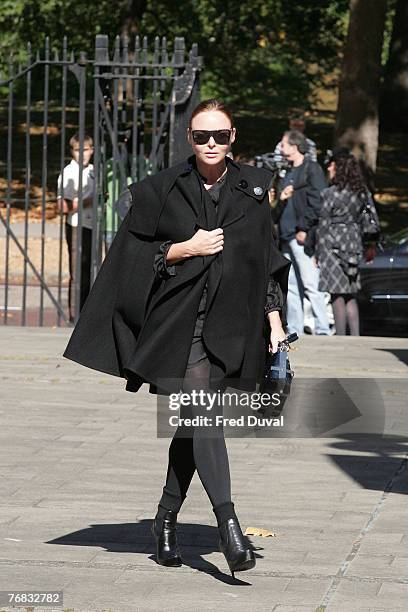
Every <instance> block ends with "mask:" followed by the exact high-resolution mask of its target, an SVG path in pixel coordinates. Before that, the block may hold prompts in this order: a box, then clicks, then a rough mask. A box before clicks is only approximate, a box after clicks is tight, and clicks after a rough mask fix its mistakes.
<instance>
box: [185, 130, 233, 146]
mask: <svg viewBox="0 0 408 612" xmlns="http://www.w3.org/2000/svg"><path fill="white" fill-rule="evenodd" d="M231 132H232V130H227V129H226V130H191V134H192V136H193V140H194V142H195V143H196V144H198V145H204V144H207V142H208V141H209V140H210V138H211V136H212V137H213V138H214V140H215V142H216V143H217V144H219V145H227V144H229V141H230V138H231Z"/></svg>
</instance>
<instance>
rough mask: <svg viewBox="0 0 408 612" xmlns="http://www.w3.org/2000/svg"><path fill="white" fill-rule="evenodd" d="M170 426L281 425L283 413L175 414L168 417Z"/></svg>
mask: <svg viewBox="0 0 408 612" xmlns="http://www.w3.org/2000/svg"><path fill="white" fill-rule="evenodd" d="M169 424H170V426H171V427H179V426H181V427H213V426H215V427H219V426H220V425H223V426H224V427H283V414H281V415H280V416H279V417H262V416H259V415H255V414H249V415H241V416H239V417H235V418H233V417H225V416H222V415H216V416H214V417H210V416H204V415H198V416H195V417H192V418H183V417H180V416H178V415H176V414H173V415H171V416H170V417H169Z"/></svg>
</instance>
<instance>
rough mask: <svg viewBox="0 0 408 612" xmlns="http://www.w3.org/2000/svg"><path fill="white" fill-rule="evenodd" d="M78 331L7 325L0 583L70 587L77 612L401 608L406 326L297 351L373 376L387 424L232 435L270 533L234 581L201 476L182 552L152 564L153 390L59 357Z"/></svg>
mask: <svg viewBox="0 0 408 612" xmlns="http://www.w3.org/2000/svg"><path fill="white" fill-rule="evenodd" d="M69 333H70V330H67V329H57V328H56V329H48V328H44V329H40V328H17V327H3V328H0V382H1V392H0V542H1V546H0V590H1V589H10V588H13V589H36V590H39V589H45V588H47V589H49V590H52V589H63V590H64V608H65V609H70V610H72V609H73V610H74V612H81V611H90V610H98V611H99V610H100V611H102V610H111V611H115V612H116V611H122V610H123V611H126V612H134V611H135V612H139V611H140V612H142V611H146V612H147V611H149V612H150V611H155V610H157V611H158V610H160V611H161V612H162V611H167V610H168V611H171V612H173V611H174V610H183V611H184V610H185V611H187V610H188V611H189V612H190V611H194V612H201V611H207V610H211V611H212V610H217V612H223V611H224V610H225V611H227V610H228V611H229V610H231V609H235V610H238V611H241V610H242V611H244V610H245V611H248V610H249V611H252V610H253V611H255V610H256V611H257V612H258V611H259V610H262V611H263V610H265V611H268V612H269V611H274V612H305V611H308V612H317V611H318V612H323V610H324V611H326V610H327V611H328V612H332V611H333V612H340V611H343V610H344V611H347V612H354V611H358V612H368V611H376V612H380V611H385V610H386V611H387V612H390V611H392V610H396V611H397V610H406V609H407V601H408V552H407V551H408V546H407V545H408V519H407V516H408V515H407V500H408V498H407V494H408V467H407V457H408V454H407V453H408V445H407V442H408V417H407V416H406V398H407V396H408V387H407V378H408V377H407V373H408V368H407V364H406V362H407V352H408V350H407V347H408V342H407V341H406V340H405V339H398V338H340V337H330V338H326V337H324V338H323V337H320V338H319V337H304V338H302V339H301V340H300V341H299V343H298V350H296V351H293V352H292V355H291V363H292V366H293V367H294V368H295V371H296V376H297V377H300V378H301V377H305V378H324V377H328V378H342V377H344V378H350V377H355V376H356V372H357V373H358V376H361V378H366V379H369V378H374V379H377V380H378V388H379V391H380V394H381V398H382V400H383V402H384V414H385V420H384V424H385V431H386V433H387V434H388V436H387V437H382V436H378V435H371V436H370V435H359V436H356V435H355V433H354V434H353V432H352V431H351V432H349V433H347V432H346V433H344V432H343V433H342V434H341V435H338V436H332V437H321V438H276V439H265V438H263V439H254V438H245V439H242V438H233V439H228V440H227V445H228V448H229V452H230V458H231V475H232V488H233V498H234V501H235V505H236V508H237V512H238V515H239V517H240V521H241V524H242V526H243V527H244V528H245V527H247V526H256V527H265V528H268V529H270V530H271V531H274V532H275V533H276V537H272V538H256V537H252V538H251V541H252V543H253V545H254V547H255V551H256V555H257V558H258V562H257V565H256V567H255V568H254V570H251V571H249V572H244V573H241V574H237V580H233V579H232V577H231V576H230V575H229V572H228V568H227V564H226V561H225V558H224V557H223V555H222V554H221V553H220V552H219V551H218V546H217V529H216V523H215V519H214V516H213V513H212V511H211V507H210V505H209V502H208V499H207V497H206V494H205V492H204V491H203V489H202V486H201V483H200V481H199V479H198V477H197V476H195V477H194V479H193V482H192V485H191V489H190V491H189V495H188V498H187V499H186V502H185V504H184V506H183V510H182V512H181V514H180V526H179V538H180V545H181V548H182V552H183V556H184V561H185V564H184V565H183V567H181V568H174V569H173V568H163V567H160V566H158V565H157V564H156V563H155V562H154V546H153V542H152V538H151V535H150V531H149V530H150V522H151V518H152V516H153V515H154V512H155V509H156V504H157V500H158V498H159V496H160V492H161V487H162V486H163V478H164V476H165V467H166V461H167V451H168V445H169V440H168V439H159V440H158V439H157V438H156V421H155V410H156V403H155V396H153V395H151V394H149V393H148V392H147V387H144V388H143V389H142V391H141V392H139V393H138V394H131V393H126V392H125V390H124V381H122V380H121V379H119V378H115V377H110V376H106V375H104V374H102V373H99V372H95V371H92V370H89V369H87V368H83V367H81V366H79V365H78V364H75V363H73V362H69V361H67V360H65V359H63V358H62V357H61V354H62V351H63V349H64V347H65V345H66V342H67V339H68V337H69ZM369 384H370V383H369ZM10 609H11V608H10ZM43 609H45V610H48V612H49V611H50V608H48V609H47V608H43ZM0 610H1V611H2V610H6V608H1V607H0ZM39 610H40V608H36V609H35V611H36V612H39Z"/></svg>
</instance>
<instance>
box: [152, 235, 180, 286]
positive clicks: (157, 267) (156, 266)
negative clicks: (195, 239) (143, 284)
mask: <svg viewBox="0 0 408 612" xmlns="http://www.w3.org/2000/svg"><path fill="white" fill-rule="evenodd" d="M172 244H173V241H172V240H167V241H166V242H163V243H162V244H161V245H160V247H159V250H158V252H157V254H156V255H155V257H154V263H153V270H154V271H155V273H156V275H157V276H158V277H159V278H170V277H171V276H176V274H177V272H176V266H175V265H172V266H169V265H168V264H167V260H166V258H167V251H168V250H169V248H170V247H171V245H172Z"/></svg>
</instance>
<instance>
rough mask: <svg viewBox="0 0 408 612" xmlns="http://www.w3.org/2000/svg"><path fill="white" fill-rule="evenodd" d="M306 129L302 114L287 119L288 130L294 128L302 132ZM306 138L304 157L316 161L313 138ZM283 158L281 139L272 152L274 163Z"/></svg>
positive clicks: (315, 148) (279, 161)
mask: <svg viewBox="0 0 408 612" xmlns="http://www.w3.org/2000/svg"><path fill="white" fill-rule="evenodd" d="M305 129H306V119H305V117H304V115H299V114H298V115H293V116H292V117H291V118H290V119H289V130H296V131H297V132H301V133H302V134H304V132H305ZM305 138H306V153H305V157H306V158H308V159H310V160H311V161H313V162H317V147H316V143H315V142H314V140H312V139H311V138H307V136H305ZM284 159H285V156H284V154H283V152H282V140H281V141H280V142H278V144H277V145H276V147H275V150H274V152H273V160H274V162H275V163H281V162H282V161H283V160H284Z"/></svg>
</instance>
